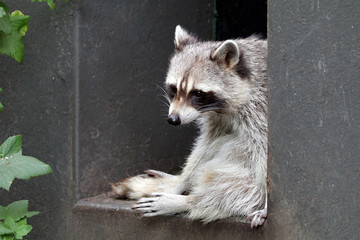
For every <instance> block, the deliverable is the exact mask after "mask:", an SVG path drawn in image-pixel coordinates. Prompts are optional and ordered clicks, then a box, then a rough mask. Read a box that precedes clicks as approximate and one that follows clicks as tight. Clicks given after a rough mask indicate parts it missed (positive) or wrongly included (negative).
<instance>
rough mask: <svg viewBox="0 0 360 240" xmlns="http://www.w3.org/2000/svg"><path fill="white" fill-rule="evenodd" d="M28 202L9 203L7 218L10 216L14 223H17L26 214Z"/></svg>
mask: <svg viewBox="0 0 360 240" xmlns="http://www.w3.org/2000/svg"><path fill="white" fill-rule="evenodd" d="M28 206H29V201H28V200H20V201H15V202H13V203H10V204H9V205H8V206H7V207H6V209H7V216H10V217H11V218H12V219H14V220H15V221H19V220H20V219H21V218H23V217H25V216H26V214H27V212H28Z"/></svg>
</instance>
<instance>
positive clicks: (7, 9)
mask: <svg viewBox="0 0 360 240" xmlns="http://www.w3.org/2000/svg"><path fill="white" fill-rule="evenodd" d="M0 7H1V8H3V9H4V10H5V13H8V12H9V11H10V9H9V7H8V6H7V5H6V4H5V3H3V2H0Z"/></svg>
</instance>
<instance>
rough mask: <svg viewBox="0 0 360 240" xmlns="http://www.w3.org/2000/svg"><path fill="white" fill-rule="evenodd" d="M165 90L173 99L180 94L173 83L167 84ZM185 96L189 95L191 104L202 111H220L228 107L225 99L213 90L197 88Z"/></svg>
mask: <svg viewBox="0 0 360 240" xmlns="http://www.w3.org/2000/svg"><path fill="white" fill-rule="evenodd" d="M165 90H166V93H167V95H168V97H169V98H170V100H173V99H174V97H175V96H176V95H177V94H178V93H177V88H176V86H175V85H173V84H170V85H166V86H165ZM185 94H186V93H185ZM185 97H187V98H188V100H189V102H190V104H191V105H192V106H193V107H194V108H195V109H196V110H198V111H199V112H201V113H203V112H209V111H215V112H218V113H220V112H221V111H222V110H224V109H225V108H226V102H225V100H223V99H221V98H220V97H217V96H216V94H215V93H214V92H212V91H209V92H204V91H201V90H197V89H195V90H192V91H190V93H189V94H188V96H185Z"/></svg>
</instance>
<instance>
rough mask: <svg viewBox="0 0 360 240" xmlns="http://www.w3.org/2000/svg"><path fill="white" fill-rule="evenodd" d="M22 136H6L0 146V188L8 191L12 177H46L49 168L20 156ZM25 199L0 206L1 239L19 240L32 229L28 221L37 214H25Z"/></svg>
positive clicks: (27, 203)
mask: <svg viewBox="0 0 360 240" xmlns="http://www.w3.org/2000/svg"><path fill="white" fill-rule="evenodd" d="M21 147H22V139H21V136H19V135H17V136H13V137H9V138H8V139H7V140H6V141H5V142H4V143H3V144H1V146H0V188H3V189H6V190H9V189H10V186H11V184H12V183H13V181H14V179H15V178H19V179H29V178H30V177H36V176H40V175H45V174H49V173H51V172H52V169H51V167H50V166H49V165H47V164H45V163H43V162H41V161H40V160H38V159H36V158H34V157H29V156H24V155H22V149H21ZM28 205H29V202H28V200H21V201H16V202H13V203H11V204H9V205H8V206H6V207H4V206H1V205H0V240H12V239H14V238H15V239H22V238H23V236H25V235H27V234H28V233H29V232H30V231H31V229H32V227H31V226H30V225H28V224H27V218H29V217H32V216H34V215H37V214H39V212H33V211H28Z"/></svg>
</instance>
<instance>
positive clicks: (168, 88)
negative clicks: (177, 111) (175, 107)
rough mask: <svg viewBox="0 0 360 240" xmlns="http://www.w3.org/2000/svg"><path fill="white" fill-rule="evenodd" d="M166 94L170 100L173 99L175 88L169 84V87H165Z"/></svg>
mask: <svg viewBox="0 0 360 240" xmlns="http://www.w3.org/2000/svg"><path fill="white" fill-rule="evenodd" d="M166 92H167V94H168V95H169V97H170V98H173V97H175V95H176V92H177V88H176V86H175V85H173V84H171V85H167V86H166Z"/></svg>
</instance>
